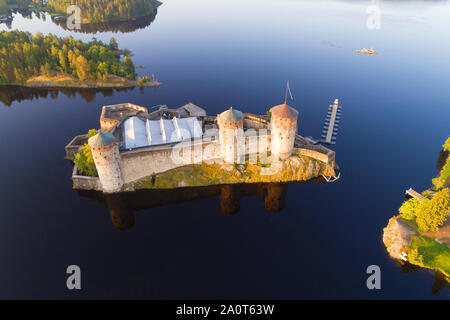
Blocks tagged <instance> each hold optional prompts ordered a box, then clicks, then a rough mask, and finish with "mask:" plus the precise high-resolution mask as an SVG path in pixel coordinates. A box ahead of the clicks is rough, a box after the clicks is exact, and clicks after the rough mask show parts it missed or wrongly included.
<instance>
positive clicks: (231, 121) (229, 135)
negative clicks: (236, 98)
mask: <svg viewBox="0 0 450 320" xmlns="http://www.w3.org/2000/svg"><path fill="white" fill-rule="evenodd" d="M217 124H218V125H219V141H220V155H221V157H222V159H223V160H224V161H225V162H226V163H229V164H233V163H234V162H235V161H236V159H237V150H238V145H237V143H238V142H237V141H238V139H239V135H242V134H243V128H244V115H243V114H242V112H240V111H238V110H236V109H233V108H232V107H231V108H230V109H228V110H226V111H224V112H222V113H221V114H219V115H218V116H217Z"/></svg>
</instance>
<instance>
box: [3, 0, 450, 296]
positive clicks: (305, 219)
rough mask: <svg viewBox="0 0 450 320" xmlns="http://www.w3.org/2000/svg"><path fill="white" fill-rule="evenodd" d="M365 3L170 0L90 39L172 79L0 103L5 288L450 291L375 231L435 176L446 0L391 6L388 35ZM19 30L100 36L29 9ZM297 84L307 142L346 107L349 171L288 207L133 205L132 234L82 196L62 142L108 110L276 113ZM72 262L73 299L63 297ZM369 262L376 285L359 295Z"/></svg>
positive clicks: (444, 89) (344, 166)
mask: <svg viewBox="0 0 450 320" xmlns="http://www.w3.org/2000/svg"><path fill="white" fill-rule="evenodd" d="M368 4H369V2H356V1H355V2H344V1H265V0H264V1H262V0H258V1H234V2H230V1H189V2H186V1H181V0H166V1H165V3H164V4H163V5H162V6H161V7H160V8H159V10H158V15H157V17H156V19H155V21H154V22H153V23H152V24H151V25H150V26H149V27H147V28H145V29H139V30H136V31H135V32H133V33H125V34H121V33H98V34H96V35H95V36H96V37H97V38H98V39H101V40H104V41H109V38H110V37H111V36H114V37H116V38H117V40H118V42H119V44H120V46H121V47H126V48H129V49H131V50H132V51H133V52H134V54H135V56H134V61H135V64H136V65H144V66H146V69H138V72H139V73H141V74H151V73H154V74H155V75H156V77H157V78H158V79H159V80H160V81H162V82H163V83H164V86H162V87H161V88H158V89H145V90H144V91H140V90H139V89H135V90H132V91H127V92H114V93H113V94H112V95H110V96H108V95H107V96H104V95H103V94H101V93H99V94H97V95H96V96H95V97H94V96H92V95H91V98H90V99H88V100H90V101H86V99H84V98H82V97H81V96H80V95H79V94H76V96H75V97H70V96H67V95H64V94H62V93H60V94H59V95H58V96H57V97H56V98H53V99H52V98H51V97H50V96H48V97H47V98H39V99H33V100H22V101H20V102H18V101H15V102H12V103H11V105H10V106H6V105H4V106H1V107H0V142H1V145H2V151H1V155H2V157H1V160H0V177H1V179H0V192H1V193H0V194H1V195H2V196H1V200H2V202H1V203H2V205H1V209H0V211H1V215H0V254H1V258H0V283H1V285H0V298H80V297H83V298H156V299H166V298H327V299H328V298H369V299H376V298H385V299H391V298H444V299H448V298H449V289H448V286H447V287H445V288H442V289H441V290H440V291H439V292H438V293H434V294H432V287H433V286H434V287H436V284H435V274H434V272H432V271H427V270H418V271H415V272H411V273H406V274H405V273H403V272H402V269H401V268H400V267H399V266H398V265H397V263H396V262H395V261H393V260H391V259H389V257H388V254H387V252H386V249H385V247H384V245H383V243H382V229H383V228H384V227H385V226H386V225H387V222H388V220H389V218H390V217H391V216H393V215H395V214H396V212H397V209H398V207H399V206H400V205H401V203H402V201H403V199H402V197H403V194H404V191H405V189H407V188H409V187H414V188H415V189H417V190H423V189H426V188H427V187H429V186H430V184H431V179H432V178H433V177H434V176H435V175H436V173H437V172H436V161H437V158H438V153H439V150H440V149H441V145H442V143H443V141H444V140H445V139H446V138H447V136H448V134H449V127H450V126H449V123H450V108H449V103H450V91H449V90H448V88H449V85H450V78H449V77H448V72H449V64H448V52H449V49H450V43H449V42H448V41H445V39H448V38H449V36H450V29H449V27H450V22H449V20H448V16H449V13H450V8H449V5H448V3H447V2H446V1H436V2H431V1H430V2H427V3H423V2H410V3H408V4H405V3H402V2H391V1H389V2H380V6H381V12H382V15H381V29H379V30H369V29H368V28H367V26H366V20H367V17H368V14H367V13H366V9H367V6H368ZM4 28H6V27H4ZM12 28H13V29H20V30H28V31H31V32H37V31H40V32H43V33H48V32H52V33H56V34H58V35H69V34H71V35H72V36H74V37H75V38H80V39H84V40H88V39H90V38H91V37H92V35H89V34H83V33H77V32H69V31H65V30H63V29H62V28H60V27H58V26H56V25H54V24H53V23H52V22H51V21H49V20H47V21H45V22H44V21H42V20H39V19H37V18H33V19H25V18H22V17H21V16H16V17H15V20H14V22H13V24H12ZM362 47H373V48H375V50H376V51H377V52H379V55H377V56H368V55H358V54H356V53H355V50H356V49H360V48H362ZM287 79H289V80H290V83H291V88H292V91H293V94H294V101H293V102H292V105H293V106H295V107H296V108H297V109H298V110H299V112H300V122H299V123H300V126H299V130H300V134H302V135H305V136H309V135H312V136H314V137H319V136H320V133H321V130H322V125H323V120H324V118H325V115H326V112H327V106H328V105H329V104H330V103H331V102H332V101H333V99H334V98H339V99H340V101H341V104H342V106H343V113H342V121H341V126H340V129H339V134H338V139H337V145H336V146H334V147H333V148H334V150H336V152H337V162H338V163H339V166H340V168H341V171H342V178H341V179H340V180H339V181H338V182H337V183H334V184H325V183H321V184H316V183H313V184H291V185H289V186H288V189H287V195H286V200H285V208H284V210H283V211H282V212H277V213H272V212H268V211H267V210H266V209H265V208H264V206H263V201H262V196H251V197H244V198H242V199H241V209H240V212H239V213H238V214H236V215H232V216H228V215H224V214H222V213H221V211H220V205H219V198H218V197H211V198H206V199H203V200H195V201H191V202H185V203H179V204H172V205H167V206H162V207H155V208H152V209H144V210H141V211H136V212H135V220H136V221H135V225H134V227H133V228H132V229H130V230H127V231H117V230H115V229H114V228H113V226H112V223H111V219H110V216H109V213H108V209H107V208H105V207H104V206H102V205H101V204H100V203H98V202H96V201H93V200H92V199H90V198H88V197H83V196H80V195H79V194H78V193H77V192H75V191H74V190H72V182H71V179H70V176H71V170H72V167H71V165H70V163H69V162H67V161H66V160H64V155H65V153H64V146H65V145H66V144H67V143H68V142H69V141H70V140H71V139H72V137H73V136H75V135H78V134H82V133H85V132H87V131H88V130H89V129H90V128H96V127H98V126H99V116H100V110H101V107H102V106H103V105H107V104H115V103H121V102H126V101H129V102H133V103H135V104H138V105H143V106H148V107H150V106H153V105H157V104H167V105H168V106H169V107H179V106H181V105H182V104H184V103H187V102H189V101H192V102H194V103H196V104H198V105H199V106H201V107H203V108H205V109H207V111H208V113H209V114H211V115H214V114H217V113H219V112H221V111H223V110H224V109H225V108H228V107H229V106H233V107H235V108H237V109H240V110H242V111H245V112H252V113H259V114H265V113H266V111H267V110H268V109H269V108H270V107H271V106H274V105H277V104H279V103H280V102H282V100H283V99H284V86H285V82H286V80H287ZM71 264H76V265H79V266H80V267H81V269H82V287H83V289H82V290H81V291H80V292H72V291H68V290H67V289H66V273H65V270H66V267H67V266H68V265H71ZM373 264H375V265H379V266H380V268H381V276H382V278H381V281H382V289H381V290H378V291H370V290H368V289H367V287H366V279H367V275H366V268H367V267H368V266H369V265H373ZM435 291H436V290H434V292H435Z"/></svg>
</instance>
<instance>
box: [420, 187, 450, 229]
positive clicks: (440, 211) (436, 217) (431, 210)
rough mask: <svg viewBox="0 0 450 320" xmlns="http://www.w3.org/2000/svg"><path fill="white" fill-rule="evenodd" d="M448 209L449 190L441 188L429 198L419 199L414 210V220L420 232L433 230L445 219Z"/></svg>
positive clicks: (449, 201) (449, 207)
mask: <svg viewBox="0 0 450 320" xmlns="http://www.w3.org/2000/svg"><path fill="white" fill-rule="evenodd" d="M449 209H450V190H449V189H447V188H446V189H442V190H440V191H438V192H436V193H435V195H434V196H433V198H431V200H429V199H425V200H421V203H420V205H419V208H418V209H417V211H416V216H417V218H416V222H417V225H418V227H419V231H420V232H428V231H432V232H435V231H437V229H438V228H439V227H440V226H442V225H443V224H444V222H445V220H446V219H447V213H448V211H449Z"/></svg>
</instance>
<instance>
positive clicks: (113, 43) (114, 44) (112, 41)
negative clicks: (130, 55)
mask: <svg viewBox="0 0 450 320" xmlns="http://www.w3.org/2000/svg"><path fill="white" fill-rule="evenodd" d="M109 48H110V49H111V50H119V45H118V43H117V41H116V39H115V38H111V39H109Z"/></svg>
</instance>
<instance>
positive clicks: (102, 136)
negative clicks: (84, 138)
mask: <svg viewBox="0 0 450 320" xmlns="http://www.w3.org/2000/svg"><path fill="white" fill-rule="evenodd" d="M113 142H114V136H113V135H112V134H111V133H109V132H99V133H97V134H96V135H95V136H93V137H90V138H89V140H88V144H89V146H91V147H97V148H98V147H106V146H109V145H111V144H112V143H113Z"/></svg>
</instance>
